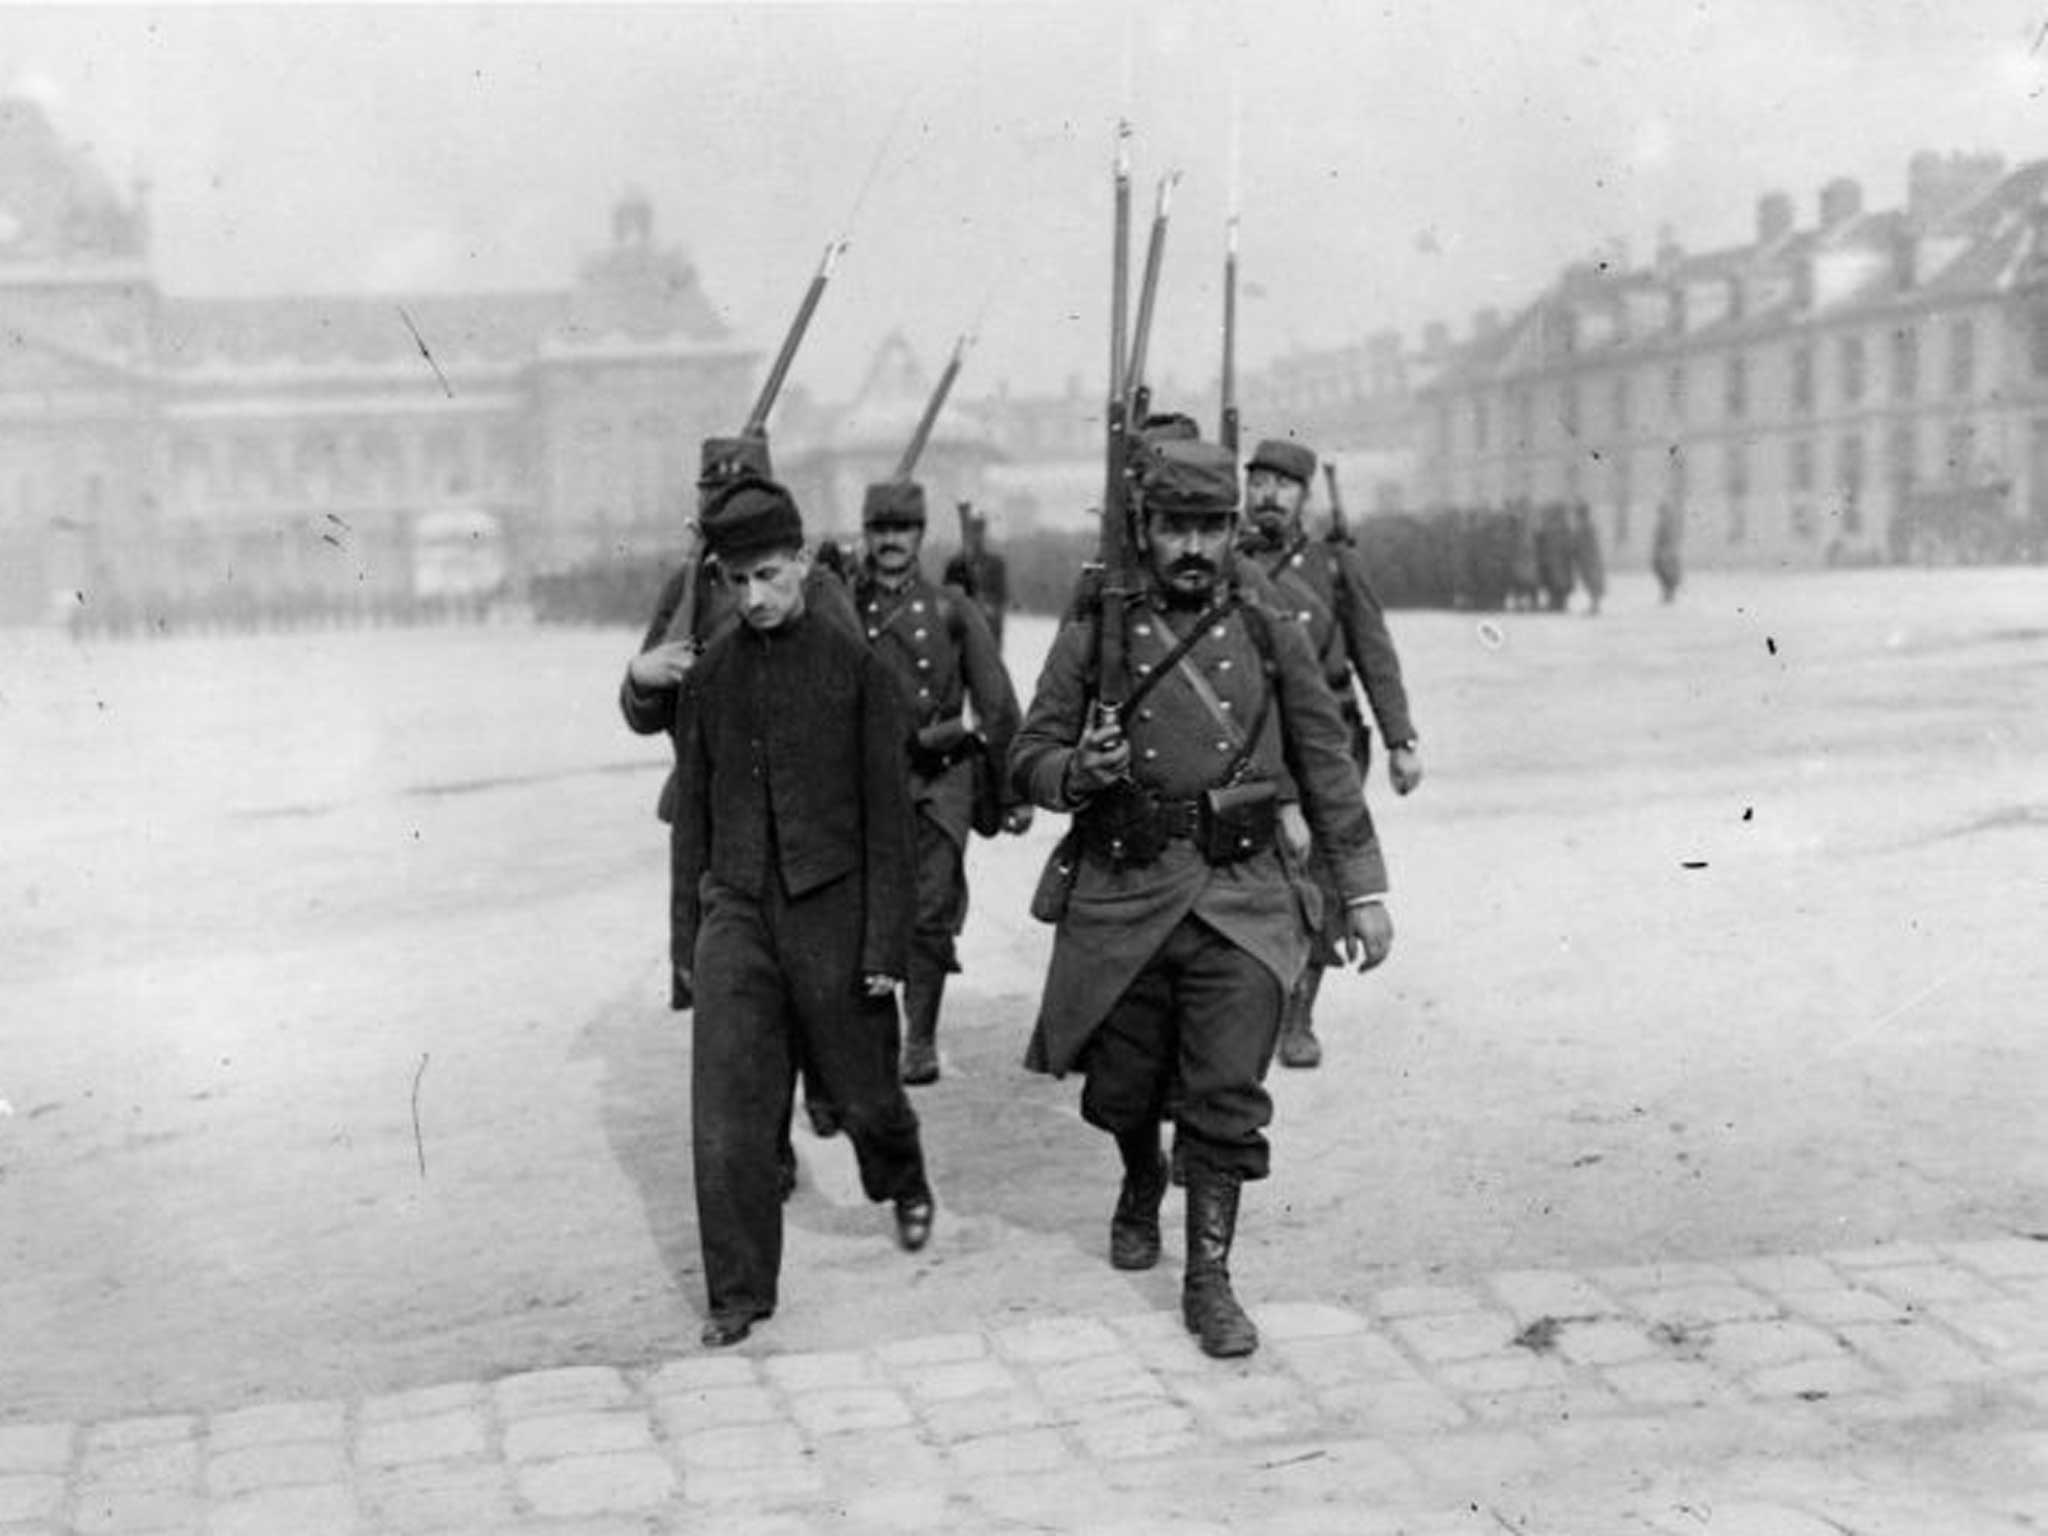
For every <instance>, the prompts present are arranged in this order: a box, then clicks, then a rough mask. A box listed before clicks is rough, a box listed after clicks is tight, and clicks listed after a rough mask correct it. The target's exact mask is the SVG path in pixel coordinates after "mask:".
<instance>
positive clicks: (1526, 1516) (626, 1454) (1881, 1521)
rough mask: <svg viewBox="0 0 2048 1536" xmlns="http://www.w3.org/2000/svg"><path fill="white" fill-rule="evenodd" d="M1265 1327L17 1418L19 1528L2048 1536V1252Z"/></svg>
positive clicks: (1378, 1310) (1170, 1330) (768, 1336)
mask: <svg viewBox="0 0 2048 1536" xmlns="http://www.w3.org/2000/svg"><path fill="white" fill-rule="evenodd" d="M1253 1310H1254V1314H1255V1316H1256V1317H1257V1318H1258V1321H1259V1324H1260V1327H1261V1329H1262V1331H1263V1334H1264V1343H1263V1345H1262V1347H1261V1349H1260V1350H1259V1352H1258V1353H1257V1354H1256V1355H1255V1356H1253V1357H1251V1358H1250V1359H1249V1360H1246V1361H1242V1362H1231V1363H1224V1362H1218V1361H1212V1360H1208V1359H1205V1358H1203V1357H1202V1356H1201V1354H1200V1353H1199V1352H1198V1351H1197V1350H1196V1348H1195V1347H1194V1345H1193V1343H1192V1342H1191V1341H1190V1339H1189V1338H1188V1336H1187V1334H1186V1333H1185V1332H1184V1331H1183V1330H1182V1328H1181V1326H1180V1322H1179V1319H1178V1317H1177V1316H1176V1315H1174V1314H1172V1313H1169V1312H1160V1313H1150V1314H1140V1315H1134V1316H1122V1317H1111V1318H1100V1319H1098V1318H1085V1317H1045V1318H1040V1319H1036V1320H1031V1321H1027V1322H1023V1323H1020V1324H1018V1325H1015V1326H1006V1327H1002V1328H997V1329H993V1330H990V1331H986V1332H979V1333H954V1334H942V1335H932V1336H927V1337H922V1338H908V1339H893V1340H888V1341H883V1342H878V1343H876V1344H875V1345H873V1346H872V1347H870V1348H866V1349H862V1350H858V1351H842V1352H833V1353H811V1354H778V1353H775V1352H774V1343H773V1338H774V1325H773V1324H772V1323H770V1324H768V1325H767V1326H766V1327H764V1328H763V1329H762V1330H761V1331H760V1332H758V1333H757V1334H756V1335H755V1337H754V1339H752V1340H750V1341H748V1343H747V1344H745V1345H743V1346H741V1347H740V1348H739V1349H737V1350H734V1351H728V1352H724V1353H718V1354H703V1355H695V1356H691V1357H688V1358H683V1359H677V1360H673V1361H669V1362H666V1363H662V1364H659V1365H656V1366H652V1367H648V1368H644V1369H632V1370H618V1369H609V1368H602V1367H578V1368H574V1369H565V1370H547V1371H537V1372H532V1373H528V1374H523V1375H514V1376H506V1377H501V1378H499V1379H497V1380H495V1381H488V1382H485V1381H468V1382H451V1383H448V1384H445V1385H440V1386H433V1387H427V1388H424V1389H422V1390H418V1391H410V1392H404V1393H400V1394H397V1395H394V1396H384V1397H370V1398H364V1399H360V1400H357V1401H352V1402H341V1401H328V1402H293V1403H278V1404H274V1405H265V1406H258V1407H250V1408H242V1409H237V1410H235V1411H232V1412H224V1413H216V1414H213V1415H210V1416H208V1415H201V1414H159V1415H154V1416H150V1417H140V1418H128V1419H121V1420H115V1421H110V1422H102V1423H91V1424H71V1423H56V1424H13V1425H5V1424H0V1536H27V1533H31V1532H34V1533H38V1536H41V1533H60V1532H93V1533H97V1532H121V1533H130V1536H157V1533H172V1532H177V1533H201V1532H203V1533H206V1536H328V1533H382V1532H397V1533H406V1536H412V1533H420V1536H426V1533H434V1532H505V1533H522V1536H523V1533H533V1536H540V1533H561V1536H571V1533H574V1536H626V1533H634V1536H648V1533H655V1532H684V1531H692V1532H694V1531H709V1532H719V1533H725V1532H734V1533H741V1536H771V1533H773V1536H808V1533H813V1532H817V1533H824V1532H831V1533H835V1536H837V1533H868V1532H873V1533H877V1536H881V1533H887V1532H898V1531H945V1532H955V1531H992V1532H1005V1531H1017V1532H1026V1531H1048V1530H1050V1531H1074V1532H1091V1533H1109V1532H1119V1533H1125V1532H1127V1533H1149V1532H1167V1531H1176V1532H1179V1531H1186V1532H1210V1531H1217V1532H1221V1531H1235V1530H1257V1531H1261V1532H1267V1531H1270V1532H1283V1533H1294V1532H1299V1533H1308V1532H1330V1533H1337V1532H1344V1533H1358V1532H1363V1533H1368V1536H1372V1533H1394V1532H1407V1533H1413V1536H1436V1533H1448V1532H1487V1533H1498V1532H1501V1531H1508V1532H1519V1533H1527V1536H1543V1533H1553V1536H1616V1533H1635V1536H1643V1533H1663V1536H1701V1533H1704V1536H1825V1533H1834V1536H1840V1533H1842V1532H1853V1533H1857V1536H1906V1533H1913V1536H1930V1533H1932V1536H1947V1533H1965V1536H1974V1533H1978V1532H2024V1531H2038V1530H2048V1242H2041V1241H2030V1240H2026V1239H2022V1238H2014V1239H2005V1240H1997V1241H1988V1242H1972V1243H1940V1244H1930V1245H1917V1244H1911V1243H1895V1244H1889V1245H1886V1246H1883V1247H1879V1248H1873V1249H1866V1250H1857V1251H1845V1252H1829V1253H1820V1254H1813V1255H1791V1256H1780V1257H1770V1258H1751V1259H1743V1260H1731V1261H1729V1262H1727V1263H1721V1264H1707V1263H1685V1264H1657V1265H1645V1266H1641V1267H1635V1268H1621V1269H1597V1270H1590V1271H1584V1272H1579V1271H1567V1270H1532V1271H1517V1272H1508V1273H1501V1274H1494V1275H1491V1276H1486V1277H1483V1278H1481V1279H1478V1280H1475V1281H1473V1282H1471V1283H1469V1284H1465V1285H1458V1286H1431V1287H1427V1288H1406V1289H1393V1290H1387V1291H1383V1292H1381V1293H1379V1294H1378V1295H1377V1296H1376V1297H1374V1299H1373V1303H1372V1307H1371V1309H1370V1311H1369V1312H1355V1311H1351V1310H1347V1309H1341V1308H1336V1307H1326V1306H1317V1305H1303V1304H1288V1305H1274V1306H1267V1307H1264V1308H1259V1307H1256V1306H1255V1307H1254V1309H1253Z"/></svg>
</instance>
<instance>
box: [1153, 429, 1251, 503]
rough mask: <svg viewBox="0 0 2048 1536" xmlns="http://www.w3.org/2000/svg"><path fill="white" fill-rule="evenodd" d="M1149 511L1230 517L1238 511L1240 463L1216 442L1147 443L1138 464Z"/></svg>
mask: <svg viewBox="0 0 2048 1536" xmlns="http://www.w3.org/2000/svg"><path fill="white" fill-rule="evenodd" d="M1138 493H1139V495H1141V496H1142V497H1143V498H1144V506H1145V511H1146V512H1147V513H1148V514H1150V513H1153V512H1181V513H1195V514H1208V515H1210V516H1214V517H1229V516H1232V515H1234V514H1235V513H1236V512H1237V505H1238V493H1237V464H1236V462H1235V461H1234V460H1233V458H1232V457H1231V454H1230V450H1229V449H1227V448H1224V447H1222V446H1221V445H1219V444H1216V443H1204V442H1199V441H1195V440H1192V439H1187V438H1171V439H1168V440H1166V441H1164V442H1154V443H1148V444H1146V445H1145V450H1144V454H1143V456H1142V457H1141V459H1140V460H1139V464H1138Z"/></svg>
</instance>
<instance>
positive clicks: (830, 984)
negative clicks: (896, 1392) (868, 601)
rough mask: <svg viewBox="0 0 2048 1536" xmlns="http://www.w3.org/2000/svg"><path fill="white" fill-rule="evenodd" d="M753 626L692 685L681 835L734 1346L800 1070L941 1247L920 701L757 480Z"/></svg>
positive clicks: (797, 523)
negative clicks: (823, 603) (902, 694)
mask: <svg viewBox="0 0 2048 1536" xmlns="http://www.w3.org/2000/svg"><path fill="white" fill-rule="evenodd" d="M704 538H705V543H706V546H707V547H708V549H709V550H710V552H711V553H712V554H713V555H714V556H716V557H717V559H718V561H719V563H720V566H721V567H722V570H723V573H724V577H725V581H726V583H727V585H728V586H729V587H730V589H731V591H732V595H733V598H734V602H735V606H736V607H737V609H738V611H739V614H740V619H741V622H740V623H739V624H738V625H736V626H734V627H732V628H729V629H727V630H726V631H725V632H724V633H723V634H721V635H720V636H719V637H718V638H717V639H716V640H714V641H712V643H711V644H710V646H709V647H707V648H706V650H705V651H704V654H703V655H702V656H701V657H699V658H698V660H697V663H696V665H695V666H693V667H691V668H690V669H689V671H688V673H687V675H686V676H685V677H684V679H683V682H682V691H683V698H682V700H681V702H680V704H679V706H678V710H677V715H678V720H679V728H678V734H677V754H676V756H677V763H676V804H675V824H674V830H673V836H674V842H675V869H676V877H677V885H678V888H679V891H680V893H681V894H680V898H679V902H678V913H677V926H678V930H679V936H680V938H681V940H682V950H681V953H682V954H683V955H684V956H685V957H686V958H685V961H684V970H683V977H682V979H683V981H684V983H685V985H687V986H690V987H691V988H692V990H693V991H694V993H695V996H696V1011H695V1015H694V1018H693V1021H692V1025H693V1027H692V1032H691V1078H690V1107H691V1152H692V1157H693V1162H694V1167H695V1171H696V1186H697V1224H698V1234H699V1239H700V1241H701V1243H702V1245H703V1255H704V1282H705V1287H706V1290H707V1292H708V1296H709V1302H710V1310H709V1316H708V1318H707V1320H706V1322H705V1324H704V1331H703V1340H704V1343H705V1344H706V1345H709V1346H714V1347H716V1346H722V1345H727V1344H735V1343H738V1342H739V1341H740V1340H741V1339H744V1338H745V1337H746V1336H747V1334H748V1332H749V1331H750V1330H751V1329H752V1327H753V1325H754V1324H755V1323H756V1322H758V1321H760V1320H761V1319H763V1318H765V1317H768V1316H770V1315H771V1314H772V1313H773V1312H774V1310H775V1303H776V1291H777V1284H778V1280H779V1276H780V1272H781V1265H782V1207H781V1203H780V1202H779V1201H778V1200H777V1199H776V1198H775V1188H776V1178H777V1168H776V1162H777V1151H778V1138H779V1137H780V1136H781V1135H782V1134H783V1128H784V1127H786V1126H787V1125H788V1122H789V1112H790V1106H791V1085H792V1079H793V1076H794V1073H795V1068H796V1064H797V1062H798V1061H801V1062H803V1063H804V1065H805V1067H806V1069H807V1070H808V1071H809V1072H810V1073H812V1074H813V1075H814V1076H815V1077H816V1078H817V1080H818V1082H819V1084H820V1086H821V1088H822V1090H823V1092H824V1095H825V1097H826V1098H827V1099H829V1101H830V1103H831V1106H832V1109H833V1113H834V1115H835V1116H836V1119H837V1121H838V1126H839V1128H840V1129H843V1130H844V1131H845V1132H846V1134H847V1137H848V1139H849V1140H850V1141H851V1142H852V1143H853V1148H854V1153H855V1156H856V1158H857V1159H858V1162H859V1165H860V1177H861V1185H862V1188H863V1189H864V1190H865V1192H866V1194H867V1196H868V1198H869V1199H870V1200H875V1201H881V1200H889V1201H892V1202H894V1205H895V1215H896V1235H897V1240H898V1242H899V1243H900V1244H901V1245H902V1246H903V1247H904V1248H906V1249H908V1250H911V1251H915V1250H917V1249H919V1248H922V1247H923V1246H924V1245H925V1243H926V1241H927V1240H928V1239H929V1238H930V1236H931V1226H932V1217H933V1200H932V1192H931V1185H930V1183H929V1182H928V1180H927V1178H926V1176H925V1166H924V1152H923V1147H922V1145H921V1143H920V1141H919V1137H918V1126H917V1115H916V1113H915V1111H913V1110H912V1108H911V1106H910V1100H909V1099H908V1098H907V1097H906V1096H905V1094H904V1091H903V1086H902V1084H901V1083H899V1082H898V1081H897V1049H898V1035H897V1028H898V1025H897V1016H896V996H895V989H896V987H897V986H898V985H899V984H900V983H901V980H902V978H903V976H904V974H905V971H906V970H907V969H908V961H909V947H910V921H911V905H912V903H911V894H910V892H911V877H912V865H911V858H912V845H913V832H912V812H911V808H910V798H909V795H908V794H907V793H906V791H905V787H904V786H905V772H904V762H903V723H902V706H901V703H900V701H899V700H898V697H897V691H896V686H895V684H894V683H893V682H892V681H891V680H890V678H889V676H888V674H887V672H886V671H885V670H884V668H883V667H882V665H881V663H880V662H879V661H878V660H877V659H876V657H875V656H874V655H873V653H872V652H871V651H869V649H868V648H867V647H866V646H864V645H862V644H861V643H860V642H859V641H858V640H856V639H854V638H853V637H852V636H850V635H848V634H846V633H845V632H844V631H843V630H841V629H840V628H838V627H837V626H835V625H833V624H831V623H829V622H827V621H826V620H824V619H823V618H822V617H820V616H819V615H817V614H815V613H812V612H810V611H809V608H808V603H807V592H808V583H807V582H806V581H805V579H804V578H805V575H806V573H807V567H808V565H809V563H810V562H809V561H808V560H807V559H806V558H805V556H804V554H803V523H802V519H801V517H800V516H799V514H798V511H797V508H796V504H795V503H794V502H793V501H792V500H791V499H790V497H789V493H788V492H787V491H785V490H784V489H783V488H782V487H781V486H780V485H777V484H776V483H775V482H773V481H771V480H763V479H759V478H754V477H747V478H743V479H741V480H738V481H736V482H734V483H733V484H731V485H728V486H727V487H725V488H724V489H723V490H721V491H720V492H719V493H718V495H717V497H716V498H715V499H714V500H713V501H712V503H711V504H710V506H709V507H707V508H706V509H705V514H704Z"/></svg>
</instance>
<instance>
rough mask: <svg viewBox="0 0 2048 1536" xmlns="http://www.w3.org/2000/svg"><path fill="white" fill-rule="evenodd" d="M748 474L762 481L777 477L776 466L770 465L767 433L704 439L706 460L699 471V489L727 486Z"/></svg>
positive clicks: (704, 459) (704, 457)
mask: <svg viewBox="0 0 2048 1536" xmlns="http://www.w3.org/2000/svg"><path fill="white" fill-rule="evenodd" d="M746 475H752V476H755V477H756V478H758V479H762V480H773V479H774V478H775V466H774V465H773V464H772V463H770V462H769V459H768V439H767V437H766V436H765V435H764V434H761V433H756V432H747V433H742V434H741V435H740V436H738V437H707V438H705V439H704V449H703V457H702V458H701V459H700V460H699V468H698V470H697V485H698V487H699V488H700V489H703V490H710V489H712V488H713V487H714V486H720V485H728V484H730V483H731V482H733V481H735V480H738V479H740V478H741V477H742V476H746Z"/></svg>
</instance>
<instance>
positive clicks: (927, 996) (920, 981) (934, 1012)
mask: <svg viewBox="0 0 2048 1536" xmlns="http://www.w3.org/2000/svg"><path fill="white" fill-rule="evenodd" d="M945 992H946V973H945V972H944V971H942V970H940V971H934V970H932V969H930V968H929V967H927V966H924V965H921V964H919V963H918V961H917V959H915V958H913V959H912V960H911V962H910V976H909V978H908V980H907V981H906V982H905V983H904V987H903V1062H902V1077H903V1081H904V1082H906V1083H908V1084H909V1085H910V1086H911V1087H913V1088H921V1087H923V1086H924V1085H925V1084H926V1083H936V1082H937V1081H938V1080H939V1002H940V999H941V998H943V997H944V996H945Z"/></svg>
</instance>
